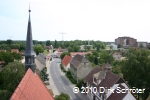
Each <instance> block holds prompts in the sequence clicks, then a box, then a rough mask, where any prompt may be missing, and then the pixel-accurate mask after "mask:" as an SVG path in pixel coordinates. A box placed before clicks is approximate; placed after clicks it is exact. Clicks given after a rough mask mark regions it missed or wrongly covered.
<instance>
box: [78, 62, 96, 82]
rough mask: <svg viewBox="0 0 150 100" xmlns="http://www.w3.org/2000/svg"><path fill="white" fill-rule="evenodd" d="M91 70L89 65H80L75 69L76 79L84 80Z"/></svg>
mask: <svg viewBox="0 0 150 100" xmlns="http://www.w3.org/2000/svg"><path fill="white" fill-rule="evenodd" d="M91 70H93V67H92V65H91V64H90V63H86V65H84V63H81V64H80V65H79V66H78V68H77V77H78V79H83V78H85V77H86V76H87V75H88V74H89V73H90V72H91Z"/></svg>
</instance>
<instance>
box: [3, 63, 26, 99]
mask: <svg viewBox="0 0 150 100" xmlns="http://www.w3.org/2000/svg"><path fill="white" fill-rule="evenodd" d="M24 74H25V66H24V64H22V63H20V62H18V61H15V62H13V63H9V64H8V65H6V66H5V67H4V68H3V70H2V71H1V72H0V100H9V99H10V97H11V95H12V93H13V92H14V90H15V89H16V87H17V86H18V84H19V83H20V81H21V79H22V77H23V76H24Z"/></svg>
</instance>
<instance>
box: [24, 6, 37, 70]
mask: <svg viewBox="0 0 150 100" xmlns="http://www.w3.org/2000/svg"><path fill="white" fill-rule="evenodd" d="M28 11H29V20H28V27H27V38H26V50H25V54H24V56H25V67H26V68H25V69H26V71H27V69H28V68H31V70H32V71H33V72H35V62H34V56H35V53H34V50H33V41H32V28H31V20H30V12H31V10H30V6H29V10H28Z"/></svg>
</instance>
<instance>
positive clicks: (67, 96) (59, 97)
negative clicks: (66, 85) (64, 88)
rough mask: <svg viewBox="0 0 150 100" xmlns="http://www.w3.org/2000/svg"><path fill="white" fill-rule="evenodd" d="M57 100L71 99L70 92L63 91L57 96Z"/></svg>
mask: <svg viewBox="0 0 150 100" xmlns="http://www.w3.org/2000/svg"><path fill="white" fill-rule="evenodd" d="M55 100H70V96H69V95H68V94H65V93H61V94H60V95H58V96H56V97H55Z"/></svg>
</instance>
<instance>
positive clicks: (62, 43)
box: [60, 33, 66, 45]
mask: <svg viewBox="0 0 150 100" xmlns="http://www.w3.org/2000/svg"><path fill="white" fill-rule="evenodd" d="M60 34H62V45H63V35H64V34H66V33H60Z"/></svg>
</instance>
